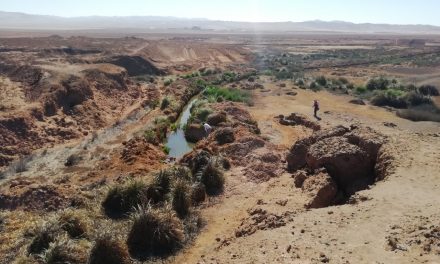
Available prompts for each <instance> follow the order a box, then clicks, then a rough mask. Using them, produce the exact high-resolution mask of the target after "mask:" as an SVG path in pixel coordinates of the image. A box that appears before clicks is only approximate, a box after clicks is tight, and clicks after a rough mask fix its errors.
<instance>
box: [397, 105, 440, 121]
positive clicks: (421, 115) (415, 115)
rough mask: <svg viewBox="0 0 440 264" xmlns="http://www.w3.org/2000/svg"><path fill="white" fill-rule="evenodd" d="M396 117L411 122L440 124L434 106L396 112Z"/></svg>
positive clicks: (439, 118) (439, 117)
mask: <svg viewBox="0 0 440 264" xmlns="http://www.w3.org/2000/svg"><path fill="white" fill-rule="evenodd" d="M396 114H397V116H399V117H401V118H405V119H408V120H411V121H415V122H418V121H432V122H440V110H439V109H437V108H436V107H435V106H434V105H420V106H417V107H414V108H411V109H402V110H399V111H397V113H396Z"/></svg>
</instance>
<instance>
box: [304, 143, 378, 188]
mask: <svg viewBox="0 0 440 264" xmlns="http://www.w3.org/2000/svg"><path fill="white" fill-rule="evenodd" d="M306 162H307V166H308V167H309V168H310V169H311V170H317V169H320V168H326V169H327V171H328V173H329V174H330V175H331V176H332V177H333V179H334V180H335V181H336V182H337V184H338V186H340V187H341V188H342V189H343V190H344V191H345V192H346V193H347V194H349V195H351V194H353V193H355V192H356V191H359V190H362V189H365V188H366V187H367V186H368V185H369V184H371V183H372V182H373V180H374V177H372V175H374V172H373V168H374V167H373V166H372V164H371V161H370V156H369V155H368V153H367V152H365V151H364V150H363V149H361V148H360V147H359V146H357V145H354V144H351V143H350V142H349V141H348V139H347V138H345V137H331V138H325V139H323V140H320V141H318V142H316V143H315V144H313V145H312V146H310V148H309V149H308V151H307V155H306Z"/></svg>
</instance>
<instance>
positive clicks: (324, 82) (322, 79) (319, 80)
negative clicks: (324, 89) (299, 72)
mask: <svg viewBox="0 0 440 264" xmlns="http://www.w3.org/2000/svg"><path fill="white" fill-rule="evenodd" d="M315 81H316V83H318V84H319V85H321V86H326V85H327V79H326V78H325V77H324V76H319V77H317V78H316V79H315Z"/></svg>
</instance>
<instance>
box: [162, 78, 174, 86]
mask: <svg viewBox="0 0 440 264" xmlns="http://www.w3.org/2000/svg"><path fill="white" fill-rule="evenodd" d="M172 83H173V79H166V80H165V81H164V82H163V85H165V86H168V85H170V84H172Z"/></svg>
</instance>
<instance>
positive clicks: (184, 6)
mask: <svg viewBox="0 0 440 264" xmlns="http://www.w3.org/2000/svg"><path fill="white" fill-rule="evenodd" d="M0 10H1V11H11V12H23V13H29V14H42V15H57V16H66V17H74V16H91V15H99V16H173V17H184V18H207V19H212V20H226V21H251V22H275V21H294V22H299V21H308V20H316V19H318V20H324V21H333V20H340V21H348V22H354V23H365V22H369V23H387V24H430V25H437V26H440V0H0Z"/></svg>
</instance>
